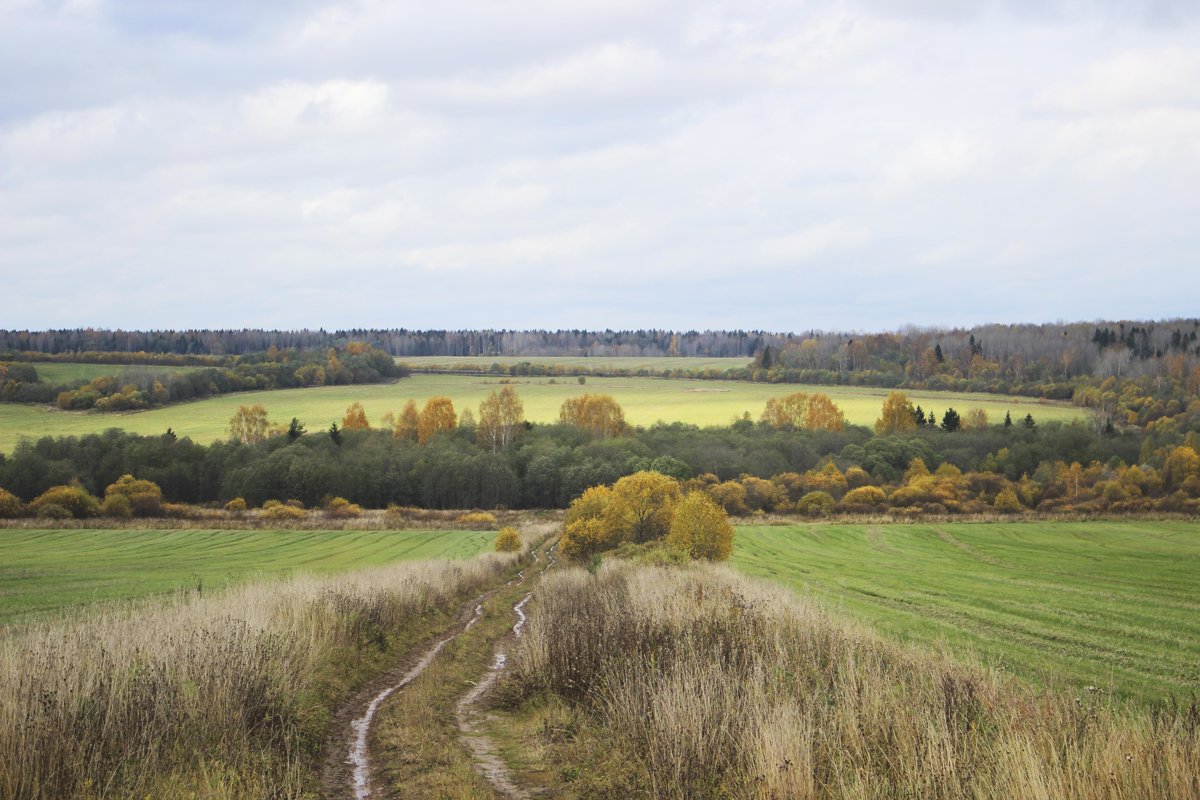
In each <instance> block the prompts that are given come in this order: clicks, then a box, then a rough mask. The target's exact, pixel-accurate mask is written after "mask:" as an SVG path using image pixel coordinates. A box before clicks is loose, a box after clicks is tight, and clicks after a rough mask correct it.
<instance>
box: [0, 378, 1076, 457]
mask: <svg viewBox="0 0 1200 800" xmlns="http://www.w3.org/2000/svg"><path fill="white" fill-rule="evenodd" d="M501 380H507V381H509V382H510V383H511V384H512V385H513V386H514V387H515V388H516V390H517V392H518V394H519V395H520V397H521V400H522V402H523V403H524V405H525V416H526V418H527V419H529V420H531V421H533V422H552V421H555V420H557V419H558V412H559V408H560V407H561V406H562V403H563V401H564V400H566V399H567V398H569V397H575V396H577V395H580V394H583V393H585V392H592V393H604V394H610V395H612V396H613V397H615V398H616V399H617V401H618V402H619V403H620V404H621V405H622V407H623V408H624V409H625V417H626V420H627V421H628V422H630V423H631V424H634V425H651V424H653V423H655V422H657V421H660V420H661V421H666V422H675V421H682V422H688V423H692V424H696V425H728V424H729V423H730V422H732V421H733V420H735V419H739V418H741V417H742V415H743V414H745V413H749V414H750V416H751V418H753V419H758V417H759V415H760V414H761V413H762V410H763V406H764V405H765V404H766V401H767V399H768V398H771V397H781V396H783V395H786V394H789V393H791V392H798V391H804V392H823V393H825V394H827V395H829V396H830V397H831V398H832V399H833V401H834V402H835V403H837V404H838V406H839V407H840V408H841V409H842V410H843V411H844V412H845V414H846V419H847V421H848V422H850V423H852V424H857V425H872V424H874V421H875V419H876V418H877V417H878V416H879V409H880V406H881V405H882V404H883V399H884V397H886V396H887V393H888V390H887V389H879V388H871V387H838V386H802V385H796V384H787V385H773V384H761V383H748V382H740V381H692V380H671V379H665V378H594V377H589V378H587V381H586V383H585V384H582V385H581V384H579V383H578V381H577V380H576V379H574V378H558V379H554V378H527V379H522V378H512V379H501V378H488V377H482V376H472V375H441V374H431V375H413V376H411V377H409V378H404V379H402V380H400V381H397V382H395V383H384V384H366V385H355V386H322V387H314V388H308V389H278V390H272V391H263V392H243V393H237V394H227V395H221V396H218V397H211V398H207V399H204V400H197V401H195V402H191V403H183V404H179V405H173V406H165V407H162V408H155V409H150V410H148V411H138V412H129V413H122V414H99V413H90V412H66V411H59V410H57V409H53V408H49V407H46V406H33V405H17V404H12V403H5V404H0V452H11V451H12V449H13V447H14V446H15V445H16V443H17V441H18V440H19V439H20V438H21V437H22V436H28V437H33V438H37V437H40V436H78V435H81V434H85V433H96V432H99V431H103V430H105V429H107V428H113V427H116V428H124V429H125V430H127V431H130V432H133V433H140V434H158V433H162V432H163V431H165V430H167V428H171V429H172V430H174V431H175V433H176V434H178V435H179V436H190V437H192V439H194V440H195V441H198V442H201V443H205V444H207V443H209V442H211V441H213V440H216V439H220V438H223V437H224V436H225V435H226V431H227V429H228V426H229V418H230V417H231V416H233V414H234V413H235V412H236V411H237V409H238V406H241V405H248V404H253V403H261V404H263V405H264V406H266V408H267V411H268V414H269V416H270V419H271V421H272V422H275V423H282V424H286V423H287V422H288V420H290V419H291V418H292V417H297V418H299V419H300V420H301V421H302V422H304V423H305V424H306V425H307V426H308V430H309V431H319V430H322V429H324V428H328V427H329V424H330V423H331V422H333V421H337V422H338V423H339V424H340V422H341V419H342V416H343V415H344V414H345V412H346V407H347V406H348V405H350V404H351V403H353V402H355V401H358V402H361V403H362V404H363V406H364V407H365V409H366V412H367V416H368V418H369V419H370V421H371V423H372V424H378V422H379V420H380V418H381V417H382V416H383V415H384V414H385V413H388V412H393V413H399V412H400V410H401V409H402V408H403V407H404V404H405V403H406V402H407V401H408V400H416V401H417V403H418V404H422V403H424V401H425V400H426V399H428V398H430V397H433V396H436V395H444V396H447V397H449V398H451V399H452V400H453V401H454V406H455V408H456V409H457V410H458V411H459V412H461V411H462V410H463V409H464V408H470V409H472V410H473V411H476V412H477V410H478V407H479V402H480V401H481V400H482V399H483V398H484V397H486V396H487V395H488V394H490V393H491V392H493V391H496V390H498V389H499V388H500V386H501V384H500V381H501ZM907 394H908V396H909V397H910V398H911V399H912V400H913V402H914V403H918V404H920V405H921V406H923V407H924V409H925V410H926V411H930V410H932V411H936V412H937V413H938V414H939V415H940V414H941V413H942V412H944V411H945V410H946V409H947V408H948V407H953V408H955V409H956V410H957V411H958V412H959V413H960V414H965V413H966V411H967V410H968V409H971V408H982V409H984V410H985V411H986V412H987V413H988V416H989V418H990V419H991V421H992V422H993V423H998V422H1000V421H1001V420H1002V419H1003V418H1004V414H1005V412H1006V411H1010V412H1011V413H1012V416H1013V419H1014V420H1019V419H1021V418H1024V416H1025V415H1026V414H1029V413H1032V414H1033V416H1034V418H1035V419H1036V420H1037V421H1038V422H1050V421H1056V420H1057V421H1064V422H1069V421H1071V420H1074V419H1081V418H1082V417H1083V416H1084V415H1085V413H1086V412H1085V411H1084V410H1083V409H1081V408H1076V407H1073V406H1070V405H1067V404H1065V403H1051V402H1046V401H1039V400H1035V399H1031V398H1017V397H1008V396H1004V395H989V394H960V393H953V392H908V393H907Z"/></svg>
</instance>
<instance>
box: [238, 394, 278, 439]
mask: <svg viewBox="0 0 1200 800" xmlns="http://www.w3.org/2000/svg"><path fill="white" fill-rule="evenodd" d="M270 425H271V423H270V422H269V421H268V420H267V409H266V407H265V406H263V405H262V404H261V403H255V404H254V405H252V406H238V410H237V413H235V414H234V415H233V416H232V417H230V418H229V435H230V437H231V438H234V439H237V440H238V441H239V442H241V443H242V444H255V443H256V442H261V441H263V440H264V439H266V438H267V429H268V428H269V427H270Z"/></svg>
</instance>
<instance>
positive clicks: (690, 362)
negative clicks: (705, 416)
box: [396, 356, 751, 370]
mask: <svg viewBox="0 0 1200 800" xmlns="http://www.w3.org/2000/svg"><path fill="white" fill-rule="evenodd" d="M526 362H528V363H530V364H545V365H549V366H560V367H587V368H588V369H595V370H604V369H630V370H637V369H648V370H668V369H687V370H703V369H717V370H727V369H735V368H737V367H745V366H749V365H750V363H751V359H749V358H685V357H681V356H646V357H637V356H631V357H629V358H596V357H589V356H400V357H397V358H396V363H397V364H408V365H409V366H411V367H418V368H430V367H437V368H440V369H455V368H458V367H466V366H472V367H490V366H491V365H492V364H500V365H503V366H507V365H510V364H522V363H526Z"/></svg>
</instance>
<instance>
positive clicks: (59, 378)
mask: <svg viewBox="0 0 1200 800" xmlns="http://www.w3.org/2000/svg"><path fill="white" fill-rule="evenodd" d="M31 366H32V367H33V368H34V369H36V370H37V373H38V377H39V378H41V381H42V383H49V384H51V385H54V386H62V385H64V384H69V383H73V382H75V381H90V380H91V379H92V378H97V377H99V376H101V375H117V376H120V375H122V374H124V373H126V372H137V373H150V374H152V375H162V374H164V373H180V372H192V371H194V370H196V369H197V367H171V366H161V367H160V366H154V367H147V366H138V365H132V366H130V365H126V364H68V363H59V362H54V363H34V364H32V365H31Z"/></svg>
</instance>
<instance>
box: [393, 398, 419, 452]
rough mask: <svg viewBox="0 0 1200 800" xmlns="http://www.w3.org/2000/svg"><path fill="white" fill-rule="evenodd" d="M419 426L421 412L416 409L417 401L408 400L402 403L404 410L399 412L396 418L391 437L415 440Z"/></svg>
mask: <svg viewBox="0 0 1200 800" xmlns="http://www.w3.org/2000/svg"><path fill="white" fill-rule="evenodd" d="M420 428H421V412H419V411H417V401H416V400H409V401H408V402H407V403H406V404H405V405H404V410H403V411H401V412H400V417H399V418H398V419H397V420H396V427H395V428H394V429H393V430H392V437H393V438H395V439H407V440H408V441H410V442H415V441H417V436H418V435H419V432H420Z"/></svg>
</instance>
